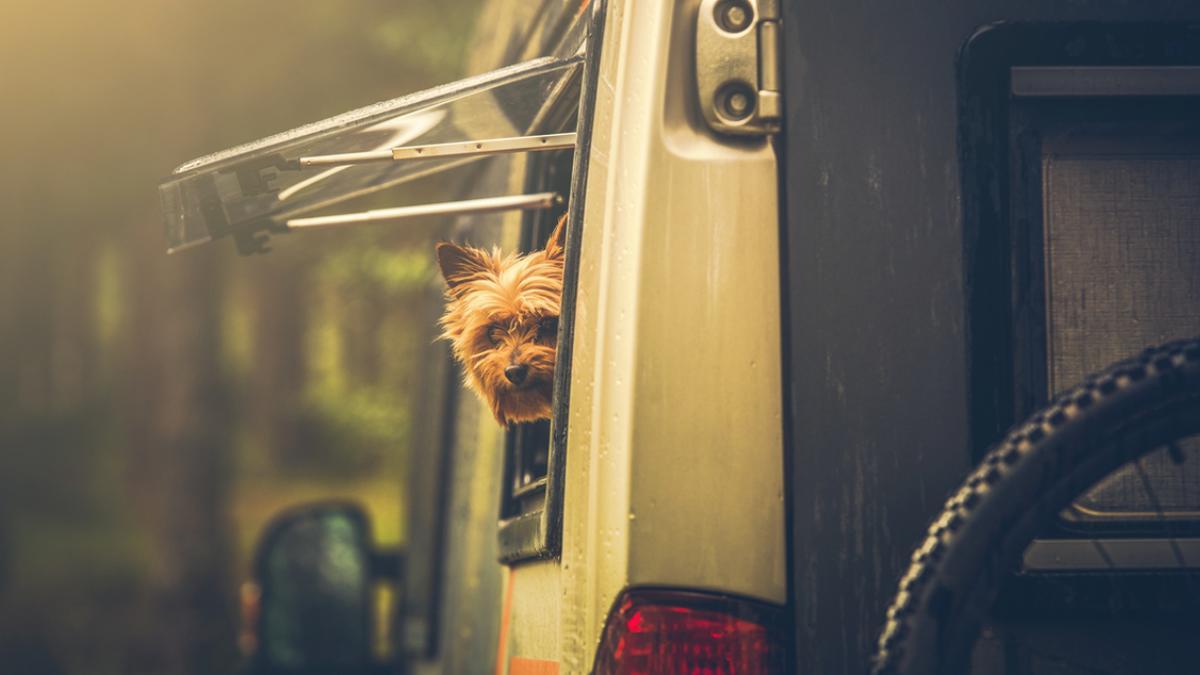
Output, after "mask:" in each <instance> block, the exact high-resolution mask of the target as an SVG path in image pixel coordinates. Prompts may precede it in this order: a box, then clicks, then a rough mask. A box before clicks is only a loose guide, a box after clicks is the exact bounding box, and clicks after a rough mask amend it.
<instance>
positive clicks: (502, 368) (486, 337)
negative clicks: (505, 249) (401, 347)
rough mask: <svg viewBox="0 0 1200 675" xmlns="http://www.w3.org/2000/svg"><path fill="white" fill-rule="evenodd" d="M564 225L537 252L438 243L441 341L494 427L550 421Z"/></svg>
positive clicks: (560, 290)
mask: <svg viewBox="0 0 1200 675" xmlns="http://www.w3.org/2000/svg"><path fill="white" fill-rule="evenodd" d="M565 221H566V216H564V217H563V218H562V219H561V220H559V221H558V225H557V226H556V227H555V228H554V232H553V234H551V235H550V241H549V242H548V243H547V244H546V248H545V249H544V250H541V251H534V252H532V253H529V254H527V255H516V254H510V255H503V254H501V252H500V250H499V249H492V251H491V253H488V252H487V251H483V250H481V249H477V248H472V247H469V246H458V245H455V244H451V243H449V242H441V243H439V244H438V245H437V258H438V265H439V266H440V267H441V269H442V276H443V277H445V279H446V285H447V290H446V301H447V302H446V313H445V314H444V315H443V316H442V320H441V324H442V328H443V330H444V332H443V333H442V337H443V338H445V339H446V340H449V341H450V344H451V346H452V348H453V352H454V356H455V358H456V359H458V361H459V362H460V363H462V365H463V370H464V371H465V373H466V378H465V380H466V386H467V388H469V389H470V390H471V391H473V392H475V394H476V395H477V396H479V398H480V400H482V401H483V402H484V403H486V404H487V405H488V407H489V408H490V409H491V411H492V414H494V415H495V416H496V420H497V421H498V422H500V424H501V425H508V424H515V423H518V422H534V421H537V420H542V419H549V418H550V398H551V390H552V386H553V384H552V383H553V379H554V363H555V350H556V347H557V339H558V313H559V301H560V299H561V297H562V278H563V248H562V246H563V233H564V229H565V228H564V223H565Z"/></svg>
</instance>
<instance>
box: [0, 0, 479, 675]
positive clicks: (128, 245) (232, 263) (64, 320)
mask: <svg viewBox="0 0 1200 675" xmlns="http://www.w3.org/2000/svg"><path fill="white" fill-rule="evenodd" d="M480 4H481V3H480V2H479V0H400V1H396V0H390V1H389V0H359V1H357V2H344V3H331V2H320V3H316V2H314V3H302V2H291V1H285V0H257V1H255V2H249V3H247V2H232V1H231V0H205V1H203V2H202V1H200V0H189V1H186V2H161V1H159V0H129V1H128V2H121V3H99V2H87V1H85V0H64V2H58V3H45V2H30V1H28V0H8V1H7V2H5V3H4V4H3V7H2V8H0V38H2V39H0V63H3V64H4V66H3V67H2V68H0V97H2V100H3V101H4V103H3V105H0V130H2V131H0V138H2V139H3V143H2V144H0V148H3V152H4V157H5V158H6V160H7V161H5V162H3V163H0V204H3V206H4V214H3V216H2V217H0V673H3V674H4V675H10V674H11V675H41V674H49V673H67V674H76V673H79V674H83V673H87V674H88V675H107V674H110V673H111V674H114V675H115V674H118V673H120V674H125V675H131V674H140V673H156V674H173V673H206V674H219V673H227V672H233V671H234V669H235V664H236V663H237V652H236V649H237V647H236V642H237V630H238V609H237V605H238V591H237V589H238V584H239V583H240V582H241V581H242V580H243V579H244V578H245V577H246V574H247V571H248V567H249V559H250V556H251V555H252V547H253V544H254V540H255V538H256V537H257V534H258V532H259V530H260V529H261V527H262V526H263V524H264V523H265V522H266V521H267V520H268V519H269V518H270V517H271V516H272V515H274V514H275V513H277V512H278V511H279V510H280V509H282V508H284V507H285V506H287V505H290V504H294V503H296V502H300V501H306V500H312V499H316V498H322V497H331V496H337V497H353V498H355V499H358V500H361V501H362V502H363V503H364V504H365V505H366V506H367V507H368V509H369V511H370V513H371V515H372V517H373V520H374V523H375V533H376V539H377V540H378V541H379V542H380V543H382V544H399V543H402V542H403V539H404V536H405V514H404V513H403V504H404V495H403V494H402V491H403V485H404V484H405V465H406V457H407V456H408V453H410V452H415V451H419V449H416V448H413V447H412V446H413V445H414V444H413V442H412V438H411V433H410V432H411V428H412V420H411V419H410V412H409V411H410V410H411V409H412V404H413V400H412V399H413V397H414V396H419V395H420V391H419V387H417V386H415V385H416V383H418V382H419V381H420V379H419V374H418V373H415V372H414V369H415V368H419V367H420V365H421V364H420V359H419V358H414V355H415V354H416V352H417V350H419V349H420V348H421V347H422V346H423V345H427V344H428V342H429V340H431V339H432V336H433V334H434V333H433V326H432V325H430V323H431V322H430V321H429V316H430V308H431V304H436V303H437V301H438V300H437V297H438V291H437V289H438V288H439V285H438V284H439V282H438V281H437V279H436V277H435V274H434V267H433V265H432V257H431V255H430V241H429V239H430V232H428V231H422V230H421V228H419V227H417V228H394V229H388V228H382V229H380V228H367V229H364V230H362V231H346V232H332V233H318V234H311V235H293V237H284V238H276V239H275V241H274V242H273V244H274V249H275V250H274V252H273V253H271V254H270V255H268V256H266V257H260V258H256V259H249V258H239V257H237V256H236V254H235V252H234V250H233V246H232V244H231V243H230V242H219V243H218V244H215V245H211V246H209V247H207V248H202V249H199V250H195V251H190V252H188V253H186V254H181V255H178V256H173V257H171V258H168V257H167V256H166V255H165V254H164V251H165V246H166V245H165V241H164V238H163V235H162V228H161V225H160V222H161V221H160V216H159V205H158V201H157V194H156V185H157V183H158V181H159V180H160V179H161V178H162V177H164V176H165V175H167V174H168V173H169V172H170V170H171V169H172V168H173V167H174V166H176V165H178V164H180V163H182V162H183V161H185V160H188V159H191V158H193V157H197V156H199V155H202V154H206V153H208V152H211V151H215V150H219V149H222V148H226V147H229V146H232V145H235V144H238V143H241V142H244V141H248V140H252V139H255V138H258V137H261V136H265V135H268V134H271V133H274V132H277V131H281V130H284V129H288V128H291V127H294V126H297V125H299V124H302V123H305V122H309V121H313V120H316V119H320V118H323V117H327V116H329V115H332V114H335V113H339V112H342V111H344V110H347V109H351V108H355V107H358V106H361V105H365V104H368V103H372V102H374V101H377V100H382V99H386V98H392V97H395V96H398V95H401V94H405V93H408V92H412V91H416V90H420V89H423V88H426V87H429V86H432V85H434V84H438V83H441V82H445V81H449V80H453V79H457V78H459V77H461V76H464V75H465V74H470V72H471V70H472V69H471V68H470V66H469V65H468V64H467V63H466V60H465V59H466V48H467V46H468V45H469V43H470V39H471V34H472V31H473V28H474V23H475V20H476V14H477V11H478V6H479V5H480ZM404 189H407V190H409V191H410V192H411V191H413V190H415V189H420V190H422V191H423V192H424V194H423V195H421V197H422V199H421V200H422V201H432V200H433V198H432V197H431V195H430V191H431V190H433V191H436V186H434V187H431V186H429V185H425V186H419V187H411V186H410V187H408V188H404ZM434 196H436V195H434ZM373 199H376V200H382V201H384V202H386V203H388V204H390V205H395V204H400V203H405V202H406V201H415V200H414V199H411V198H406V195H405V194H404V192H403V189H402V190H401V191H400V192H392V193H391V194H387V195H377V196H375V197H373ZM434 310H435V311H436V307H434Z"/></svg>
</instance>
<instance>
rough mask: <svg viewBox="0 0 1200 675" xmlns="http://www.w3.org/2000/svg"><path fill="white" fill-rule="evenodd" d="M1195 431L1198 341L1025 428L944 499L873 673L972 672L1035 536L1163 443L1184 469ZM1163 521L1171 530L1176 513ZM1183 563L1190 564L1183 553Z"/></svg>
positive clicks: (1083, 393)
mask: <svg viewBox="0 0 1200 675" xmlns="http://www.w3.org/2000/svg"><path fill="white" fill-rule="evenodd" d="M1197 433H1200V339H1193V340H1188V341H1181V342H1174V343H1169V344H1166V345H1163V346H1161V347H1155V348H1152V349H1148V350H1146V351H1145V352H1143V353H1142V354H1141V355H1140V356H1138V357H1137V358H1134V359H1130V360H1128V361H1122V362H1120V363H1117V364H1115V365H1113V366H1110V367H1109V368H1108V369H1106V370H1104V371H1102V372H1100V373H1097V374H1095V375H1092V376H1091V377H1089V378H1087V379H1086V380H1085V381H1084V382H1083V383H1082V384H1081V385H1079V386H1077V387H1075V388H1074V389H1071V390H1069V391H1067V392H1065V393H1064V394H1062V395H1060V396H1058V397H1057V398H1056V399H1055V400H1054V401H1053V402H1052V403H1050V404H1049V405H1048V406H1046V407H1045V408H1044V409H1042V410H1041V411H1040V412H1038V413H1036V414H1034V415H1032V416H1031V417H1030V418H1029V419H1028V420H1026V421H1025V422H1023V423H1021V424H1019V425H1017V426H1015V427H1014V428H1013V429H1012V430H1011V431H1010V432H1009V433H1008V434H1007V436H1006V438H1005V439H1004V440H1003V441H1001V442H1000V443H998V444H996V445H994V446H993V447H992V448H991V449H990V450H989V452H988V453H987V455H986V456H985V458H984V460H983V462H982V463H981V464H980V466H979V467H978V468H977V469H976V470H975V471H974V472H973V473H972V474H971V475H970V476H969V477H968V478H967V480H966V481H965V482H964V483H963V485H962V486H961V487H960V489H959V490H958V491H957V492H956V493H955V494H954V495H953V496H952V497H951V498H950V499H949V500H948V501H947V502H946V504H945V506H944V507H943V510H942V512H941V514H940V515H939V516H938V517H937V518H936V519H935V520H934V521H933V523H932V524H931V525H930V527H929V530H928V532H927V534H926V537H925V540H924V542H923V543H922V544H921V545H920V546H919V547H918V548H917V549H916V551H915V552H914V553H913V556H912V562H911V564H910V566H909V568H908V571H907V573H906V574H905V575H904V577H903V578H902V580H901V581H900V587H899V591H898V593H897V595H896V596H895V598H894V599H893V602H892V604H891V607H890V608H889V609H888V612H887V621H886V624H885V626H884V629H883V632H882V634H881V636H880V638H879V643H878V646H877V650H876V653H875V655H874V658H873V661H872V669H871V672H872V673H873V674H875V675H916V674H918V673H919V674H922V675H925V674H932V673H938V674H943V673H944V674H947V675H951V674H952V675H962V674H963V673H967V672H968V671H969V663H970V658H971V650H972V648H973V646H974V644H975V641H976V639H977V638H978V636H979V631H980V628H981V625H982V624H983V622H984V620H985V619H986V618H987V616H988V613H989V610H990V609H991V608H992V607H993V605H994V603H995V601H996V597H997V592H998V588H999V585H1000V583H1001V581H1003V580H1004V579H1005V578H1006V576H1008V575H1009V574H1010V573H1011V572H1013V571H1014V570H1015V569H1016V567H1017V565H1018V563H1019V561H1020V559H1021V556H1022V554H1023V553H1024V552H1025V550H1026V548H1027V547H1028V546H1029V544H1030V542H1031V541H1032V540H1033V539H1034V537H1036V536H1037V535H1038V534H1039V533H1040V532H1043V531H1044V530H1045V528H1046V527H1047V526H1050V525H1053V524H1054V523H1056V522H1058V519H1059V514H1060V513H1061V512H1062V511H1063V509H1064V508H1066V507H1067V506H1068V505H1070V504H1072V503H1074V502H1075V500H1076V499H1077V498H1079V497H1080V496H1081V495H1082V494H1083V493H1084V492H1086V491H1087V490H1088V489H1089V488H1091V487H1092V486H1094V485H1096V484H1097V483H1098V482H1099V481H1101V479H1104V478H1105V477H1106V476H1109V475H1111V474H1112V473H1113V472H1114V471H1116V470H1117V469H1119V468H1121V467H1122V466H1125V465H1127V464H1129V463H1130V462H1137V460H1139V459H1140V458H1141V457H1142V456H1144V455H1146V454H1148V453H1150V452H1152V451H1154V450H1156V449H1159V448H1163V447H1166V448H1168V449H1170V450H1171V455H1172V458H1173V459H1176V460H1178V461H1181V462H1182V461H1183V457H1182V453H1181V452H1180V451H1179V450H1178V446H1177V445H1176V443H1177V441H1179V440H1181V439H1185V438H1187V437H1189V436H1192V435H1194V434H1197ZM1137 467H1140V464H1138V465H1137ZM1135 468H1136V467H1135ZM1148 487H1149V484H1148V483H1147V488H1148ZM1159 515H1160V516H1161V515H1162V510H1161V508H1159ZM1161 524H1163V525H1164V526H1165V527H1168V528H1169V527H1170V525H1169V524H1168V522H1167V519H1166V518H1162V519H1161ZM1168 536H1169V530H1168ZM1171 542H1172V549H1173V551H1174V552H1175V555H1176V556H1177V557H1179V556H1180V555H1181V554H1180V553H1179V548H1178V547H1177V546H1175V545H1174V540H1171ZM1176 563H1177V566H1178V567H1181V568H1186V567H1188V565H1187V564H1185V561H1184V560H1183V559H1181V558H1180V559H1177V561H1176ZM1191 563H1192V566H1195V564H1196V561H1191Z"/></svg>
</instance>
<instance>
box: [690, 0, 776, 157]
mask: <svg viewBox="0 0 1200 675" xmlns="http://www.w3.org/2000/svg"><path fill="white" fill-rule="evenodd" d="M780 37H781V35H780V20H779V0H701V2H700V12H699V15H698V16H697V18H696V89H697V92H698V93H699V96H700V110H701V111H702V112H703V114H704V119H705V121H707V122H708V125H709V126H710V127H712V129H713V130H714V131H717V132H720V133H724V134H738V135H758V136H761V135H765V134H773V133H776V132H778V131H779V124H780V119H781V118H782V116H783V99H782V81H781V80H782V78H781V77H780V65H779V58H780V56H779V43H780Z"/></svg>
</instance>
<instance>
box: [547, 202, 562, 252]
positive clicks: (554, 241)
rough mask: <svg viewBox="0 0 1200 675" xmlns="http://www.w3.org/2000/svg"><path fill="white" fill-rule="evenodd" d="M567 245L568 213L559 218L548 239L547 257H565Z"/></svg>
mask: <svg viewBox="0 0 1200 675" xmlns="http://www.w3.org/2000/svg"><path fill="white" fill-rule="evenodd" d="M566 245H567V214H565V213H564V214H563V215H562V218H559V219H558V224H557V225H555V226H554V231H553V232H551V233H550V238H549V239H548V240H546V257H547V258H550V259H551V260H554V259H561V258H562V257H563V247H565V246H566Z"/></svg>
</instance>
